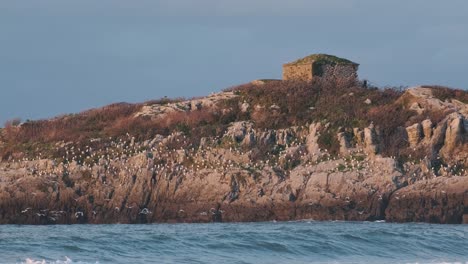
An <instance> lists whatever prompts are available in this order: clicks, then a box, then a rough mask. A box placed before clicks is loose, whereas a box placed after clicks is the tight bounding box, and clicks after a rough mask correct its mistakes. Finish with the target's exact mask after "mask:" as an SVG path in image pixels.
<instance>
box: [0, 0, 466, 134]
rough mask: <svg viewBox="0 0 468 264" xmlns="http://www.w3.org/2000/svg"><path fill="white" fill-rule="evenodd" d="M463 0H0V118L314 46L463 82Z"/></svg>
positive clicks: (127, 95) (265, 71)
mask: <svg viewBox="0 0 468 264" xmlns="http://www.w3.org/2000/svg"><path fill="white" fill-rule="evenodd" d="M466 10H468V1H466V0H447V1H440V0H392V1H379V0H288V1H284V0H236V1H232V0H132V1H128V0H41V1H37V0H0V126H2V125H3V123H4V122H5V121H6V120H10V119H13V118H21V119H22V120H23V121H24V120H27V119H43V118H50V117H54V116H57V115H61V114H66V113H74V112H80V111H83V110H86V109H90V108H95V107H100V106H104V105H107V104H110V103H115V102H143V101H147V100H151V99H157V98H161V97H164V96H168V97H193V96H202V95H208V94H210V93H212V92H217V91H220V90H222V89H224V88H227V87H230V86H234V85H237V84H241V83H246V82H249V81H251V80H254V79H261V78H281V65H282V64H283V63H286V62H290V61H293V60H295V59H297V58H300V57H303V56H306V55H309V54H312V53H328V54H333V55H337V56H340V57H345V58H347V59H350V60H352V61H355V62H357V63H359V64H360V68H359V76H360V78H363V79H368V80H369V81H370V82H371V83H373V84H376V85H379V86H414V85H420V84H440V85H446V86H451V87H455V88H462V89H466V88H468V78H467V73H468V69H467V68H468V67H467V66H468V63H467V61H468V48H467V47H468V30H467V29H468V16H467V15H466Z"/></svg>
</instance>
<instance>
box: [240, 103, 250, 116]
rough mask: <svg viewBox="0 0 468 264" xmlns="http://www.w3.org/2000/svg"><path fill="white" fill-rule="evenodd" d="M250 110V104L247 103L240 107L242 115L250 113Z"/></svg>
mask: <svg viewBox="0 0 468 264" xmlns="http://www.w3.org/2000/svg"><path fill="white" fill-rule="evenodd" d="M249 108H250V104H249V103H247V102H243V103H242V104H241V106H240V109H241V112H242V113H246V112H248V111H249Z"/></svg>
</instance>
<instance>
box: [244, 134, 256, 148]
mask: <svg viewBox="0 0 468 264" xmlns="http://www.w3.org/2000/svg"><path fill="white" fill-rule="evenodd" d="M256 143H257V140H256V138H255V133H254V132H253V131H250V132H248V133H247V134H246V135H245V137H244V140H243V141H242V145H244V146H247V147H253V146H254V145H255V144H256Z"/></svg>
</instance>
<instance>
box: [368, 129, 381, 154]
mask: <svg viewBox="0 0 468 264" xmlns="http://www.w3.org/2000/svg"><path fill="white" fill-rule="evenodd" d="M377 144H378V140H377V133H376V131H375V127H374V125H373V124H371V125H370V126H369V127H366V128H364V145H365V151H366V153H368V154H370V155H373V154H377V153H378V151H379V149H378V147H377Z"/></svg>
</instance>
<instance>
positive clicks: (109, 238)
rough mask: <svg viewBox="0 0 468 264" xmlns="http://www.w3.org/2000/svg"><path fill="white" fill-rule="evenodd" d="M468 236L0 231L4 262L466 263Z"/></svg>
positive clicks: (266, 230)
mask: <svg viewBox="0 0 468 264" xmlns="http://www.w3.org/2000/svg"><path fill="white" fill-rule="evenodd" d="M467 230H468V229H467V226H463V225H430V224H392V223H373V222H352V223H350V222H315V221H313V222H310V221H305V222H291V223H284V222H283V223H281V222H277V223H271V222H268V223H231V224H149V225H73V226H41V227H38V226H16V225H12V226H1V227H0V256H1V257H0V263H27V264H43V263H44V264H49V263H51V264H59V263H60V264H62V263H64V264H65V263H67V264H68V263H86V264H88V263H94V264H95V263H155V262H157V263H256V264H257V263H260V264H262V263H292V264H299V263H346V264H349V263H400V264H426V263H427V264H438V263H440V264H449V263H453V264H468V243H466V241H467V240H466V234H467ZM25 256H26V257H25ZM65 256H66V257H65Z"/></svg>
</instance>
